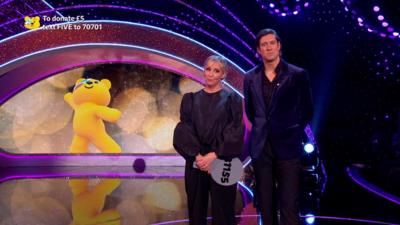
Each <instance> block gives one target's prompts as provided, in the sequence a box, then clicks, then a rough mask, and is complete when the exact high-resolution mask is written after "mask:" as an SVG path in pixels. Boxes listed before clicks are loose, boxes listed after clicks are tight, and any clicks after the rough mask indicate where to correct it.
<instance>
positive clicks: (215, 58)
mask: <svg viewBox="0 0 400 225" xmlns="http://www.w3.org/2000/svg"><path fill="white" fill-rule="evenodd" d="M209 61H213V62H219V63H221V65H222V70H223V71H224V78H225V77H226V74H227V73H228V61H227V60H226V59H225V58H224V57H223V56H219V55H210V56H208V57H207V59H206V60H205V61H204V65H203V68H205V67H206V65H207V63H208V62H209Z"/></svg>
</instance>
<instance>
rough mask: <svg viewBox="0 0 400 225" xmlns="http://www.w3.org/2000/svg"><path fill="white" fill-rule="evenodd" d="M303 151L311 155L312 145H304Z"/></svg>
mask: <svg viewBox="0 0 400 225" xmlns="http://www.w3.org/2000/svg"><path fill="white" fill-rule="evenodd" d="M304 151H305V152H307V153H311V152H313V151H314V145H312V144H310V143H307V144H305V145H304Z"/></svg>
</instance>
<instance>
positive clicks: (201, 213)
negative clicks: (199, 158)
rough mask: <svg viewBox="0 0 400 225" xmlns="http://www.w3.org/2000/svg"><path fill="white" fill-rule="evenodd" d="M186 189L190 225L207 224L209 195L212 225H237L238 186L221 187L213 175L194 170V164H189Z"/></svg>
mask: <svg viewBox="0 0 400 225" xmlns="http://www.w3.org/2000/svg"><path fill="white" fill-rule="evenodd" d="M185 188H186V194H187V204H188V209H189V224H190V225H206V224H207V208H208V196H209V193H210V197H211V213H212V224H213V225H234V224H236V223H235V199H236V185H231V186H222V185H219V184H217V183H216V182H215V181H214V180H213V179H212V178H211V175H209V174H208V173H206V172H203V171H201V170H199V169H196V168H193V163H190V162H187V163H186V168H185Z"/></svg>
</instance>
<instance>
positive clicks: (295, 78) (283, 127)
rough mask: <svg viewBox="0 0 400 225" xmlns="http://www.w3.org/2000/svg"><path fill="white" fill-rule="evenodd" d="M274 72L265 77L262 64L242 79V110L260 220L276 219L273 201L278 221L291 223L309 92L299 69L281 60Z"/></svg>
mask: <svg viewBox="0 0 400 225" xmlns="http://www.w3.org/2000/svg"><path fill="white" fill-rule="evenodd" d="M275 72H276V76H275V78H274V80H273V81H269V80H268V79H267V78H266V75H265V73H264V65H263V64H261V65H259V66H256V67H255V68H254V69H252V70H251V71H249V72H248V73H247V74H246V77H245V80H244V95H245V108H246V115H247V117H248V118H249V120H250V122H251V123H252V130H251V135H250V140H249V149H250V155H251V158H252V162H253V166H254V171H255V177H256V193H255V194H256V198H255V203H256V206H257V208H258V210H259V211H260V214H261V216H262V220H263V223H264V225H269V224H278V221H277V213H276V206H277V205H279V208H280V212H281V214H280V215H281V219H280V220H281V223H280V224H281V225H296V224H299V207H298V195H299V180H300V172H301V167H300V156H301V151H302V139H301V137H302V132H303V130H304V128H305V126H306V125H307V124H308V123H309V122H310V121H311V118H312V112H313V106H312V97H311V90H310V84H309V80H308V76H307V73H306V72H305V70H304V69H302V68H299V67H296V66H294V65H291V64H288V63H286V62H285V61H283V60H282V59H281V60H280V62H279V64H278V66H277V68H276V70H275ZM275 183H276V184H277V186H275ZM275 187H277V189H276V188H275ZM275 192H276V193H275ZM274 198H277V202H276V201H275V200H274Z"/></svg>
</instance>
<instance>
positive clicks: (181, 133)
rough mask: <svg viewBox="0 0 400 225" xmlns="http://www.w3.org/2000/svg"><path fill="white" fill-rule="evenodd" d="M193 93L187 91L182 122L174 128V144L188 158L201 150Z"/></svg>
mask: <svg viewBox="0 0 400 225" xmlns="http://www.w3.org/2000/svg"><path fill="white" fill-rule="evenodd" d="M192 102H193V93H186V94H185V95H184V96H183V98H182V102H181V111H180V113H181V115H180V122H179V123H178V124H177V125H176V127H175V130H174V138H173V144H174V147H175V149H176V151H177V152H178V153H179V154H180V155H181V156H182V157H184V158H185V159H186V160H187V159H189V158H191V157H195V156H196V155H197V154H198V153H199V151H200V144H199V140H198V138H197V135H196V130H195V129H194V126H193V121H192V119H191V118H192V116H191V114H192Z"/></svg>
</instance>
